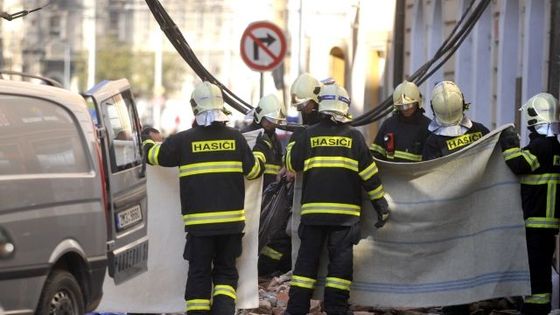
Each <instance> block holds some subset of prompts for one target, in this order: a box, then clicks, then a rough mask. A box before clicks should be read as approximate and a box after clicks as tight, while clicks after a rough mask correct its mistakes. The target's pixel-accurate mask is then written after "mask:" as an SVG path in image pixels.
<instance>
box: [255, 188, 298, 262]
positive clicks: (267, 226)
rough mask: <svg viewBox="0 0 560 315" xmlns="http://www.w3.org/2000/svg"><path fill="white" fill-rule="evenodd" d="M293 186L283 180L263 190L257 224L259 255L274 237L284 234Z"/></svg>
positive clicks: (288, 216)
mask: <svg viewBox="0 0 560 315" xmlns="http://www.w3.org/2000/svg"><path fill="white" fill-rule="evenodd" d="M293 193H294V185H293V183H291V182H288V181H287V180H286V179H285V178H282V179H280V180H279V181H276V182H274V183H272V184H270V185H268V187H267V188H266V189H265V191H264V192H263V200H262V204H261V217H260V222H259V253H260V251H261V249H262V248H263V247H264V246H266V245H267V244H268V243H269V242H270V241H271V240H272V239H273V238H274V237H275V236H278V235H279V234H281V233H284V234H285V233H286V232H285V230H286V225H287V223H288V219H289V218H290V215H291V209H292V199H293Z"/></svg>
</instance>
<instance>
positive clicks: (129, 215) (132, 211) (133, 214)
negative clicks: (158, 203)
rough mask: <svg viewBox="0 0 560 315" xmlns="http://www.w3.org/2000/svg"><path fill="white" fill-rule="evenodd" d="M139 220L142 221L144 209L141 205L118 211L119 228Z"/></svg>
mask: <svg viewBox="0 0 560 315" xmlns="http://www.w3.org/2000/svg"><path fill="white" fill-rule="evenodd" d="M139 221H142V210H141V209H140V206H134V207H132V208H128V209H126V210H123V211H121V212H119V213H117V228H118V229H119V230H122V229H124V228H126V227H129V226H131V225H133V224H135V223H137V222H139Z"/></svg>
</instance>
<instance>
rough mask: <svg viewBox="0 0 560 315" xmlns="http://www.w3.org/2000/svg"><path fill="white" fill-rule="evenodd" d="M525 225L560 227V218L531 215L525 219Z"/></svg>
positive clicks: (549, 227)
mask: <svg viewBox="0 0 560 315" xmlns="http://www.w3.org/2000/svg"><path fill="white" fill-rule="evenodd" d="M525 226H526V227H530V228H540V229H542V228H545V229H557V228H559V227H560V219H556V218H542V217H530V218H527V220H525Z"/></svg>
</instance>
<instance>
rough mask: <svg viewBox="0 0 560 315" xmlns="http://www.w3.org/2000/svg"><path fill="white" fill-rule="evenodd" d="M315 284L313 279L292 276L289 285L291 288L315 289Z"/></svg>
mask: <svg viewBox="0 0 560 315" xmlns="http://www.w3.org/2000/svg"><path fill="white" fill-rule="evenodd" d="M315 282H317V280H315V279H311V278H307V277H303V276H297V275H293V276H292V282H291V285H292V286H293V287H300V288H305V289H313V288H314V287H315Z"/></svg>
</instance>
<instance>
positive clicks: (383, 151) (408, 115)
mask: <svg viewBox="0 0 560 315" xmlns="http://www.w3.org/2000/svg"><path fill="white" fill-rule="evenodd" d="M393 104H394V109H395V111H394V113H393V115H392V116H391V117H390V118H389V119H387V120H385V121H384V122H383V124H382V125H381V128H380V129H379V132H378V133H377V136H376V137H375V140H374V142H373V143H372V144H371V146H370V148H369V149H370V150H371V152H372V154H373V156H375V157H376V158H378V159H381V160H389V161H395V162H419V161H422V149H423V147H424V143H425V142H426V138H428V136H429V134H430V132H429V131H428V125H429V124H430V119H429V118H428V117H426V116H424V114H423V113H424V109H423V108H422V94H420V91H419V90H418V87H417V86H416V84H414V83H412V82H409V81H406V80H405V81H403V82H402V83H401V84H399V85H398V86H397V87H396V88H395V91H394V92H393Z"/></svg>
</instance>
